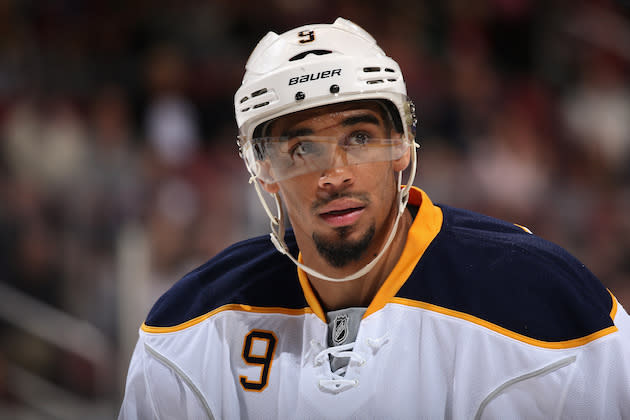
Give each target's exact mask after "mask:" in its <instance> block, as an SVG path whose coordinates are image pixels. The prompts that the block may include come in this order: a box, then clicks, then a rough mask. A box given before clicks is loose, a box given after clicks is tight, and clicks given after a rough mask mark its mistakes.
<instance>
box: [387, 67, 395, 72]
mask: <svg viewBox="0 0 630 420" xmlns="http://www.w3.org/2000/svg"><path fill="white" fill-rule="evenodd" d="M385 71H386V72H388V73H396V70H394V69H390V68H386V69H385Z"/></svg>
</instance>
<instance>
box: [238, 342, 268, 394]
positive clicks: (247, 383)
mask: <svg viewBox="0 0 630 420" xmlns="http://www.w3.org/2000/svg"><path fill="white" fill-rule="evenodd" d="M276 341H277V339H276V336H275V334H274V333H273V332H271V331H265V330H252V331H250V332H249V333H248V334H247V335H246V336H245V342H244V343H243V354H242V356H243V360H244V361H245V363H247V364H248V365H257V366H260V367H261V370H260V379H259V380H257V381H251V380H249V377H247V376H244V375H243V376H240V377H239V379H240V381H241V386H242V387H243V389H244V390H245V391H262V390H263V389H265V387H266V386H267V384H268V382H269V369H271V362H272V361H273V353H274V351H275V350H276ZM262 345H264V351H261V350H262Z"/></svg>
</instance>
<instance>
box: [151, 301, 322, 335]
mask: <svg viewBox="0 0 630 420" xmlns="http://www.w3.org/2000/svg"><path fill="white" fill-rule="evenodd" d="M223 311H243V312H253V313H259V314H283V315H305V314H309V313H313V311H312V310H311V308H301V309H288V308H279V307H262V306H251V305H241V304H236V303H231V304H228V305H223V306H220V307H218V308H217V309H215V310H213V311H210V312H208V313H206V314H203V315H200V316H198V317H196V318H193V319H191V320H190V321H186V322H184V323H181V324H178V325H173V326H170V327H154V326H151V325H147V324H144V323H143V324H142V326H141V327H140V328H142V330H143V331H146V332H148V333H169V332H175V331H181V330H185V329H186V328H189V327H192V326H193V325H196V324H199V323H200V322H203V321H205V320H206V319H208V318H210V317H212V316H214V315H216V314H218V313H219V312H223Z"/></svg>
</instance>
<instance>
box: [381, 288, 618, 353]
mask: <svg viewBox="0 0 630 420" xmlns="http://www.w3.org/2000/svg"><path fill="white" fill-rule="evenodd" d="M391 303H396V304H399V305H404V306H412V307H416V308H421V309H425V310H428V311H432V312H437V313H440V314H443V315H448V316H452V317H454V318H459V319H463V320H465V321H468V322H472V323H474V324H477V325H480V326H482V327H484V328H487V329H489V330H492V331H494V332H496V333H499V334H501V335H504V336H507V337H510V338H512V339H514V340H518V341H521V342H523V343H527V344H530V345H532V346H536V347H543V348H547V349H568V348H573V347H578V346H582V345H584V344H587V343H590V342H591V341H594V340H597V339H598V338H601V337H604V336H606V335H608V334H611V333H614V332H616V331H617V327H615V326H614V325H613V326H610V327H608V328H604V329H603V330H599V331H596V332H594V333H592V334H589V335H587V336H584V337H580V338H574V339H572V340H565V341H543V340H537V339H535V338H530V337H527V336H525V335H522V334H519V333H516V332H513V331H510V330H508V329H507V328H503V327H501V326H499V325H496V324H493V323H492V322H489V321H486V320H484V319H481V318H477V317H476V316H473V315H469V314H467V313H464V312H459V311H455V310H452V309H448V308H443V307H441V306H437V305H433V304H430V303H426V302H420V301H416V300H411V299H405V298H393V299H392V300H391Z"/></svg>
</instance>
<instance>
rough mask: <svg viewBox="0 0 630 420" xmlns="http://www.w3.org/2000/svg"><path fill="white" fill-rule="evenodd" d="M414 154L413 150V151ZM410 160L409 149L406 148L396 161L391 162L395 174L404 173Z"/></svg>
mask: <svg viewBox="0 0 630 420" xmlns="http://www.w3.org/2000/svg"><path fill="white" fill-rule="evenodd" d="M414 153H415V150H414ZM410 158H411V147H407V150H406V151H405V153H404V154H403V155H402V156H401V157H400V158H398V159H396V160H394V161H393V164H392V166H393V167H394V170H395V171H396V172H400V171H404V170H405V169H406V168H407V166H409V161H410Z"/></svg>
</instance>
